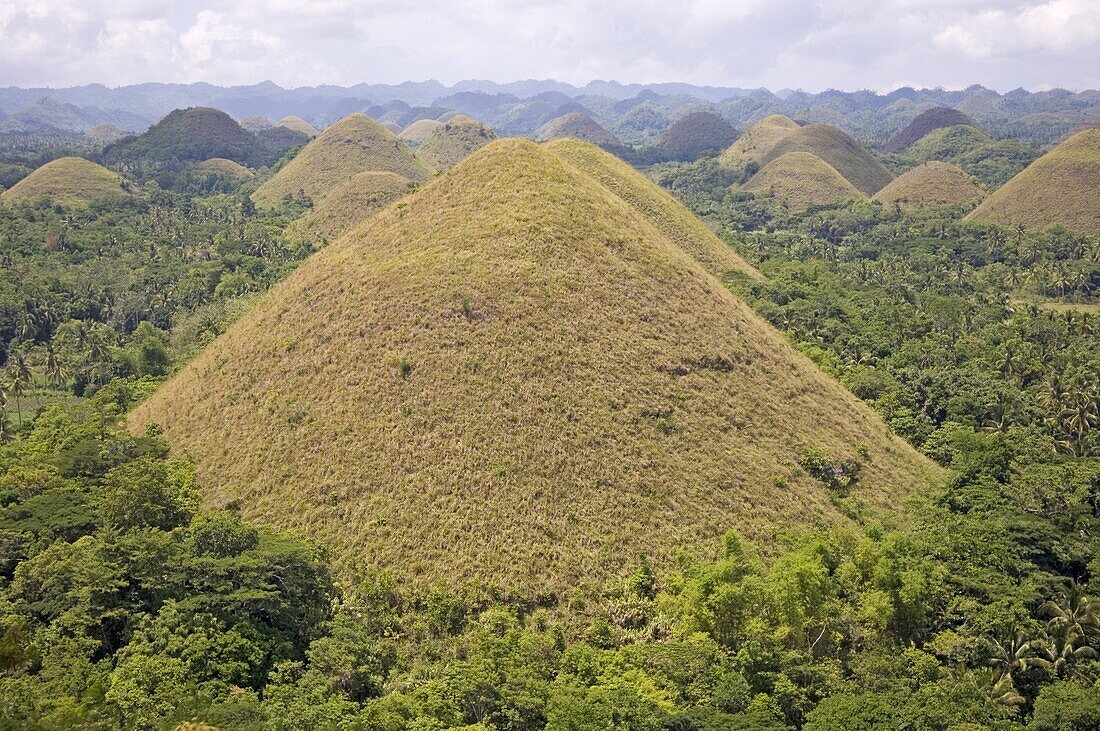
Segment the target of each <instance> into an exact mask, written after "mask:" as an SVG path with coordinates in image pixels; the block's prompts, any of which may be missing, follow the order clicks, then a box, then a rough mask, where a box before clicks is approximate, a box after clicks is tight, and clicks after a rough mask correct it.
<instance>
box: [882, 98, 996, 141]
mask: <svg viewBox="0 0 1100 731" xmlns="http://www.w3.org/2000/svg"><path fill="white" fill-rule="evenodd" d="M973 124H974V120H972V119H971V118H970V117H968V116H966V115H965V114H963V113H962V112H960V111H959V110H958V109H952V108H950V107H936V108H934V109H929V110H927V111H925V112H921V113H920V114H919V115H917V118H916V119H914V120H913V121H912V122H910V123H909V124H908V125H907V126H906V127H905V129H903V130H902V131H901V132H898V133H897V135H895V136H894V138H893V139H891V140H890V141H889V142H887V143H886V144H885V145H883V147H882V151H883V152H898V151H899V150H904V149H905V148H906V147H908V146H909V145H911V144H913V143H914V142H916V141H917V140H919V139H920V138H922V137H924V136H925V135H926V134H928V133H929V132H931V131H932V130H934V129H942V128H944V127H955V126H958V125H973Z"/></svg>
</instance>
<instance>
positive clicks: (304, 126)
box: [275, 115, 320, 137]
mask: <svg viewBox="0 0 1100 731" xmlns="http://www.w3.org/2000/svg"><path fill="white" fill-rule="evenodd" d="M275 126H276V127H286V128H287V129H292V130H294V131H295V132H301V133H302V134H304V135H305V136H306V137H316V136H317V135H318V134H320V132H319V131H318V130H317V128H316V127H314V126H313V125H312V124H310V123H309V122H307V121H306V120H304V119H302V118H301V117H295V116H294V115H290V116H289V117H283V118H282V119H280V120H279V121H278V122H276V123H275Z"/></svg>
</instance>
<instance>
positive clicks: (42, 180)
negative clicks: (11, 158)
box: [0, 157, 126, 206]
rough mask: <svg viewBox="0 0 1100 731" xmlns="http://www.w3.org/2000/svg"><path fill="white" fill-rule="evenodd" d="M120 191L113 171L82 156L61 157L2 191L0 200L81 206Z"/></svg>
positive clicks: (120, 186)
mask: <svg viewBox="0 0 1100 731" xmlns="http://www.w3.org/2000/svg"><path fill="white" fill-rule="evenodd" d="M124 194H126V190H125V188H124V187H123V183H122V178H120V177H119V176H118V175H117V174H116V173H114V172H112V171H110V170H108V169H107V168H105V167H103V166H102V165H97V164H95V163H94V162H91V161H90V160H85V159H84V158H82V157H61V158H58V159H56V160H54V161H52V162H48V163H46V164H45V165H43V166H42V167H40V168H38V169H36V170H34V171H32V172H31V174H30V175H28V176H27V177H25V178H23V179H22V180H20V181H19V182H18V183H16V184H15V185H14V186H12V188H11V189H9V190H6V191H4V192H3V194H0V201H3V202H4V203H7V204H9V205H10V204H14V203H21V202H23V201H32V200H39V199H45V200H48V201H50V202H51V203H58V204H61V205H69V206H83V205H87V204H88V203H91V202H92V201H93V200H95V199H96V198H103V197H105V196H112V195H124Z"/></svg>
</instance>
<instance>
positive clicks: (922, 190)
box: [874, 162, 985, 210]
mask: <svg viewBox="0 0 1100 731" xmlns="http://www.w3.org/2000/svg"><path fill="white" fill-rule="evenodd" d="M874 198H875V200H877V201H879V202H881V203H882V204H883V205H886V206H892V205H894V204H897V205H899V206H901V207H902V208H904V209H907V210H909V209H915V208H922V207H936V206H972V205H974V204H975V203H978V202H980V201H981V200H982V199H984V198H985V191H983V190H982V189H981V188H979V187H978V184H977V183H975V182H974V179H973V178H971V177H970V176H969V175H967V174H966V173H965V172H963V171H962V170H961V169H959V168H957V167H955V166H954V165H949V164H948V163H945V162H926V163H924V164H923V165H919V166H917V167H915V168H913V169H912V170H909V171H907V172H905V173H904V174H903V175H901V176H900V177H898V178H897V179H895V180H893V181H892V182H891V183H890V184H889V185H887V186H886V187H885V188H883V189H882V190H880V191H879V192H878V193H875V196H874Z"/></svg>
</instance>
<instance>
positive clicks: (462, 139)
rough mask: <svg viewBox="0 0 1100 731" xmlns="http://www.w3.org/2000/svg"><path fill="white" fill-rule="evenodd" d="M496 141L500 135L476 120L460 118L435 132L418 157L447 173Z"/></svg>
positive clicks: (421, 148) (449, 121) (426, 141)
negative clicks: (472, 154) (475, 152)
mask: <svg viewBox="0 0 1100 731" xmlns="http://www.w3.org/2000/svg"><path fill="white" fill-rule="evenodd" d="M496 138H497V134H496V132H494V131H493V130H491V129H489V128H488V127H486V126H485V125H484V124H482V123H481V122H479V121H477V120H476V119H473V118H472V117H467V116H466V115H465V114H456V115H455V116H454V117H451V119H450V120H448V121H447V122H445V123H444V124H443V126H442V127H440V128H438V129H437V130H436V131H435V132H432V134H431V136H429V137H428V139H426V140H424V144H422V145H420V147H418V148H417V149H416V154H417V155H418V156H419V157H420V159H421V160H423V161H424V162H426V163H427V164H428V165H430V166H431V167H433V168H435V169H437V170H446V169H447V168H450V167H454V166H455V165H457V164H458V163H459V162H461V161H462V160H465V159H466V158H467V157H469V156H470V154H471V153H473V152H474V151H476V150H479V149H481V148H482V147H484V146H485V145H487V144H489V143H490V142H492V141H493V140H495V139H496Z"/></svg>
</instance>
